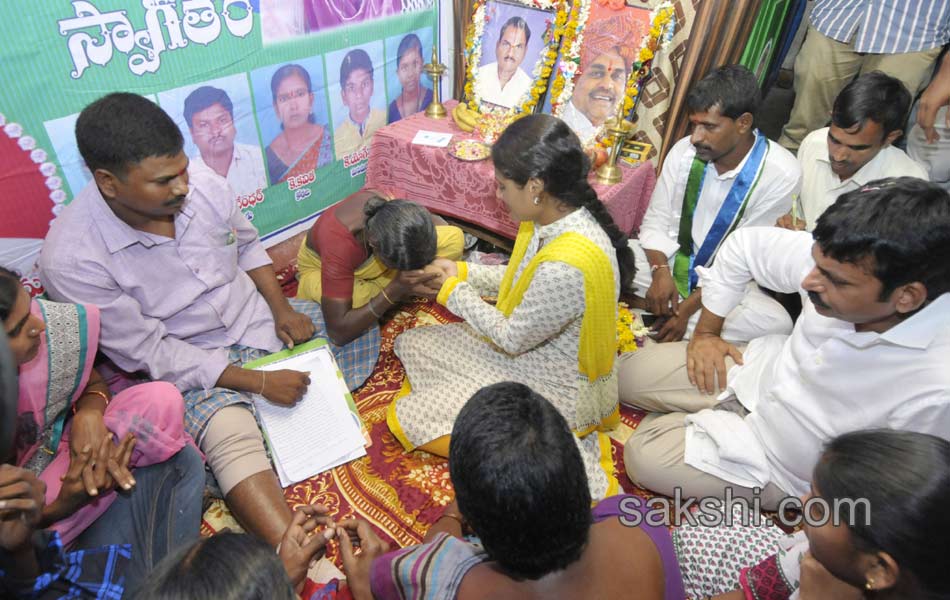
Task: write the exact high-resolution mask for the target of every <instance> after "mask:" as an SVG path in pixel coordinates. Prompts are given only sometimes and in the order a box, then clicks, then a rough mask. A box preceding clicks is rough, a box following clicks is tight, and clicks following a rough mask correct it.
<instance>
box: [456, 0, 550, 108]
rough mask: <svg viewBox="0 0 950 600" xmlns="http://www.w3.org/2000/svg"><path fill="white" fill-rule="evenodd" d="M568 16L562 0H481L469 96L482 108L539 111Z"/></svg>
mask: <svg viewBox="0 0 950 600" xmlns="http://www.w3.org/2000/svg"><path fill="white" fill-rule="evenodd" d="M566 22H567V3H566V2H564V1H561V0H482V1H476V3H475V10H474V11H473V16H472V25H471V27H470V28H469V31H468V36H467V39H466V59H467V71H468V72H467V73H466V84H465V97H466V98H467V99H468V101H469V105H470V107H471V108H472V109H473V110H475V111H477V112H482V113H504V112H508V113H512V114H514V113H520V112H534V111H535V110H536V108H537V106H538V101H539V99H540V98H541V96H543V95H544V92H545V90H546V89H547V87H548V80H549V79H550V75H551V72H552V68H553V65H554V61H555V60H556V58H557V51H558V46H559V43H560V39H561V35H562V33H563V31H564V26H565V24H566Z"/></svg>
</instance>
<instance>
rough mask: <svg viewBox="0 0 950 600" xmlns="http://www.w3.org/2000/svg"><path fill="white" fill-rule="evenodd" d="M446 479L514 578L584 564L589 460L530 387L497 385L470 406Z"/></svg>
mask: <svg viewBox="0 0 950 600" xmlns="http://www.w3.org/2000/svg"><path fill="white" fill-rule="evenodd" d="M449 472H450V474H451V476H452V483H453V485H454V486H455V494H456V500H457V501H458V505H459V510H460V511H461V512H462V515H463V516H464V517H465V519H466V521H467V522H468V523H469V525H470V526H471V527H472V529H473V530H474V531H475V533H476V534H478V536H479V538H480V539H481V542H482V544H483V545H484V547H485V550H486V552H487V553H488V556H489V557H490V558H491V559H492V560H494V561H496V562H497V563H498V564H499V565H500V566H501V567H502V568H503V569H504V570H505V572H506V573H508V574H509V575H510V576H512V577H514V578H515V579H538V578H540V577H542V576H544V575H545V574H547V573H551V572H554V571H558V570H561V569H564V568H566V567H567V566H568V565H570V564H571V563H573V562H574V561H576V560H578V559H579V558H580V556H581V554H582V553H583V551H584V547H585V545H586V544H587V540H588V536H589V533H590V527H591V524H592V518H591V512H590V503H591V498H590V491H589V489H588V487H587V474H586V472H585V470H584V461H583V460H582V459H581V455H580V451H579V450H578V448H577V444H576V443H575V440H574V434H573V433H571V429H570V427H568V425H567V421H565V420H564V417H563V416H561V414H560V413H559V412H558V411H557V409H555V408H554V406H553V405H552V404H551V403H550V402H548V401H547V400H545V399H544V398H543V397H541V396H540V395H539V394H537V393H535V392H534V391H532V390H531V388H529V387H528V386H526V385H523V384H520V383H513V382H505V383H496V384H494V385H490V386H488V387H485V388H482V389H481V390H479V391H478V392H476V393H475V395H474V396H472V398H471V399H470V400H469V401H468V402H466V403H465V406H464V407H462V410H461V412H460V413H459V416H458V418H457V419H456V420H455V426H454V427H453V428H452V438H451V442H450V443H449Z"/></svg>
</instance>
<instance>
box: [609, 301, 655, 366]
mask: <svg viewBox="0 0 950 600" xmlns="http://www.w3.org/2000/svg"><path fill="white" fill-rule="evenodd" d="M649 332H650V329H649V328H648V327H646V326H644V324H643V321H641V320H639V319H637V316H636V315H635V314H633V311H631V310H630V307H628V306H627V304H626V303H625V302H619V303H618V304H617V354H623V353H625V352H636V351H637V350H638V349H639V348H640V346H641V345H642V344H643V341H644V338H646V336H647V334H648V333H649Z"/></svg>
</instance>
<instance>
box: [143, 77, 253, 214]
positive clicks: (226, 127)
mask: <svg viewBox="0 0 950 600" xmlns="http://www.w3.org/2000/svg"><path fill="white" fill-rule="evenodd" d="M158 103H159V105H160V106H161V107H162V109H164V111H165V112H167V113H168V114H169V116H171V118H172V119H174V120H175V123H176V124H177V125H178V128H179V129H181V132H182V135H183V136H184V138H185V154H187V155H188V158H189V159H191V164H190V167H189V168H190V169H208V170H212V171H214V172H215V173H217V174H218V175H219V176H221V177H223V178H224V179H225V180H227V182H228V183H229V184H230V185H231V188H232V189H233V190H234V192H235V193H236V194H237V197H238V198H241V197H243V196H248V195H251V194H255V193H257V192H259V191H262V190H263V189H264V188H266V187H267V178H266V177H265V176H264V160H263V158H262V154H261V147H260V142H259V138H258V135H257V120H256V119H255V118H254V111H253V110H252V108H251V92H250V90H249V89H248V85H247V77H246V76H245V75H244V74H243V73H242V74H238V75H231V76H229V77H222V78H219V79H213V80H210V81H205V82H202V83H197V84H193V85H187V86H183V87H180V88H175V89H173V90H168V91H164V92H159V94H158Z"/></svg>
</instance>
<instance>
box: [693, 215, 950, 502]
mask: <svg viewBox="0 0 950 600" xmlns="http://www.w3.org/2000/svg"><path fill="white" fill-rule="evenodd" d="M813 243H814V242H813V240H812V237H811V235H809V234H808V233H806V232H801V231H788V230H784V229H778V228H775V227H753V228H747V229H744V230H742V231H737V232H735V233H734V234H733V235H732V236H730V237H729V239H728V240H727V241H726V242H725V243H724V244H723V246H722V248H721V249H720V250H719V254H718V256H717V258H716V262H715V264H713V266H712V267H710V268H708V269H706V268H702V267H701V268H699V269H697V271H698V272H699V275H700V281H701V283H702V286H703V307H704V308H705V309H708V310H710V311H712V312H713V313H715V314H717V315H726V314H729V311H731V310H732V309H733V308H734V307H736V306H737V305H738V304H739V302H740V300H741V299H742V297H743V295H744V293H745V286H746V283H747V282H748V281H750V280H754V281H756V282H757V283H759V284H760V285H762V286H764V287H766V288H768V289H772V290H776V291H778V292H786V293H792V292H798V293H799V294H801V296H802V304H803V309H802V314H801V316H800V317H799V319H798V322H796V323H795V328H794V329H793V330H792V334H791V335H790V336H782V335H772V336H766V337H764V338H758V339H755V340H752V342H750V343H749V346H748V347H747V348H746V350H745V352H744V354H743V363H744V364H743V365H736V366H734V367H733V368H732V369H730V371H729V373H728V375H727V384H728V385H727V390H726V391H725V392H724V393H723V394H722V395H721V396H720V398H721V399H726V398H728V397H729V396H731V395H734V396H735V397H736V398H737V399H738V400H739V402H741V403H742V404H743V405H744V406H745V407H746V408H748V409H749V410H750V411H751V412H750V414H749V415H748V416H746V417H745V419H744V420H743V421H742V423H743V424H744V426H745V427H748V428H749V429H750V430H751V432H752V433H753V434H754V436H755V438H756V439H757V440H758V443H759V444H760V445H761V448H750V450H749V454H750V456H751V455H754V454H760V455H761V454H762V453H763V452H764V455H765V459H766V462H767V464H768V470H769V473H770V480H771V481H772V483H774V484H776V485H778V486H779V487H780V488H782V489H783V490H785V491H786V492H788V493H790V494H796V495H800V494H804V493H806V492H807V491H808V489H809V481H810V480H811V475H812V470H813V469H814V466H815V464H816V463H817V461H818V458H819V456H820V454H821V451H822V447H823V445H824V444H825V443H826V442H828V441H829V440H830V439H831V438H833V437H835V436H838V435H840V434H843V433H847V432H850V431H857V430H861V429H870V428H876V427H878V428H880V427H886V428H891V429H899V430H908V431H917V432H923V433H930V434H933V435H938V436H940V437H943V438H945V439H950V367H948V365H950V294H943V295H941V296H940V297H938V298H937V299H936V300H934V301H933V302H931V303H930V304H929V305H928V306H926V307H925V308H923V309H921V310H920V311H919V312H917V314H915V315H913V316H911V317H909V318H907V319H906V320H904V321H903V322H902V323H900V324H899V325H896V326H894V327H892V328H890V329H889V330H887V331H885V332H884V333H874V332H863V333H859V332H856V331H855V329H854V325H853V324H852V323H848V322H845V321H840V320H838V319H833V318H829V317H824V316H822V315H820V314H818V312H816V311H815V307H814V305H813V304H812V303H811V301H809V300H808V296H807V294H806V293H805V291H804V290H803V289H802V287H801V282H802V280H803V279H804V278H805V276H806V275H807V274H808V273H809V272H810V271H811V270H812V268H813V267H814V265H815V261H814V260H813V259H812V256H811V248H812V244H813ZM688 444H689V440H687V445H688Z"/></svg>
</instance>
